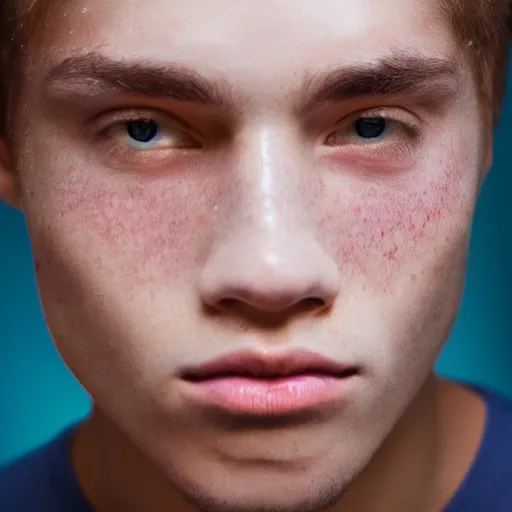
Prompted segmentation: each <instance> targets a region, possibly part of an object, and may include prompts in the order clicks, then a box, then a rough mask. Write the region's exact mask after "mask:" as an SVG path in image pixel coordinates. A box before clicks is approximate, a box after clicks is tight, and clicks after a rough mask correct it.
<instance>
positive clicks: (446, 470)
mask: <svg viewBox="0 0 512 512" xmlns="http://www.w3.org/2000/svg"><path fill="white" fill-rule="evenodd" d="M461 417H462V418H467V417H473V418H475V425H474V426H473V427H471V428H469V429H468V426H467V425H460V420H457V418H461ZM484 418H485V411H484V407H483V405H482V403H481V401H480V400H479V399H477V398H476V397H475V396H474V395H472V394H471V393H469V392H467V391H466V390H463V389H462V388H459V387H457V386H454V385H452V384H449V383H446V382H443V381H439V380H437V379H435V378H434V377H431V378H429V379H428V381H427V382H426V383H425V385H424V387H423V388H422V390H421V392H420V393H419V394H418V395H417V397H416V399H415V400H414V402H413V403H412V404H411V406H410V407H409V409H408V410H407V412H406V413H405V414H404V416H403V417H402V418H401V420H400V421H399V422H398V424H397V426H396V428H395V429H394V430H393V432H392V433H391V434H390V436H389V437H388V438H387V439H386V441H385V442H384V444H383V445H382V447H381V448H380V450H379V451H378V453H377V454H376V455H375V456H374V457H373V459H372V461H371V463H370V464H369V465H368V466H367V467H366V469H365V470H364V471H363V473H361V475H360V476H359V477H358V478H357V479H356V480H355V481H354V482H353V484H352V485H351V486H350V488H349V490H348V491H347V492H346V494H345V495H344V497H343V498H342V500H341V501H340V503H339V504H338V505H336V506H335V507H334V508H332V509H331V512H352V511H354V510H357V511H359V512H374V511H375V510H378V511H379V512H402V511H403V512H410V511H411V510H414V511H416V512H439V511H440V510H442V508H443V507H444V506H445V504H446V502H447V501H448V500H449V498H450V497H451V496H452V494H453V493H454V492H455V491H456V489H457V487H458V486H459V485H460V482H461V481H462V479H463V478H464V476H465V474H466V472H467V470H468V468H469V466H470V465H471V461H472V460H473V457H474V455H475V453H476V451H477V449H478V446H479V443H480V439H481V436H482V431H483V425H484ZM457 421H458V423H457ZM462 427H464V428H462ZM464 432H467V433H466V435H465V436H464V435H462V434H463V433H464ZM461 435H462V437H461ZM72 458H73V464H74V467H75V469H76V473H77V477H78V480H79V483H80V486H81V487H82V489H83V490H84V492H85V494H86V496H87V497H88V499H89V501H90V502H91V503H92V505H93V506H94V508H95V510H97V512H117V511H123V512H139V511H141V510H145V511H151V512H160V511H161V512H164V511H168V510H180V511H182V512H197V511H196V510H195V509H194V508H192V507H191V506H190V505H189V504H188V503H186V502H185V501H184V500H183V499H182V498H181V497H180V496H179V495H178V493H176V491H175V490H174V489H173V488H172V486H171V485H170V484H169V482H168V481H167V480H166V479H165V478H164V476H163V475H162V474H161V473H160V472H159V471H158V469H157V468H156V467H155V466H154V465H153V464H152V463H151V462H150V461H149V460H148V459H146V457H145V456H144V455H143V454H142V453H141V452H140V451H139V450H138V449H137V448H136V447H135V446H134V445H133V444H132V443H131V442H130V440H129V439H128V438H127V437H126V435H125V434H124V433H122V432H121V431H120V430H119V429H118V428H117V427H116V426H115V425H114V424H113V423H112V422H111V421H110V420H109V419H108V418H107V417H106V416H105V415H104V414H103V413H102V412H101V411H100V410H99V409H98V408H97V407H94V408H93V412H92V414H91V416H90V418H89V419H88V420H87V421H86V422H85V423H84V424H83V425H82V426H81V427H80V428H79V429H78V431H77V433H76V436H75V440H74V443H73V452H72Z"/></svg>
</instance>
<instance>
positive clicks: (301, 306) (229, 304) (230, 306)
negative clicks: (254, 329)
mask: <svg viewBox="0 0 512 512" xmlns="http://www.w3.org/2000/svg"><path fill="white" fill-rule="evenodd" d="M326 306H327V303H326V301H324V300H323V299H321V298H319V297H310V298H305V299H302V300H298V301H288V303H282V302H281V301H276V303H275V304H273V307H272V305H271V304H269V301H266V303H265V304H262V303H260V302H259V301H258V300H255V298H253V300H248V299H247V298H246V299H237V298H226V299H222V300H219V301H218V302H217V308H218V309H219V310H223V311H239V312H242V311H245V312H246V313H247V312H249V310H257V311H262V312H266V313H269V312H270V313H277V314H279V315H282V314H283V313H291V310H294V311H295V312H298V311H299V310H300V311H314V310H320V309H322V310H323V309H325V308H326Z"/></svg>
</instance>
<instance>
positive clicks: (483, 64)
mask: <svg viewBox="0 0 512 512" xmlns="http://www.w3.org/2000/svg"><path fill="white" fill-rule="evenodd" d="M438 1H439V2H440V6H441V13H442V15H443V16H444V17H445V18H446V19H447V20H448V21H449V23H450V24H451V26H452V29H453V31H454V33H455V35H456V37H457V39H458V41H459V44H460V45H461V48H462V49H463V52H464V54H466V55H467V57H468V58H469V60H470V62H471V64H472V67H473V70H474V75H475V80H476V83H477V84H479V85H480V87H479V93H480V97H481V100H482V105H483V108H484V112H485V113H486V114H487V115H488V116H489V117H488V118H489V119H490V118H491V117H492V119H493V121H494V123H496V122H497V120H498V118H499V112H500V110H501V104H502V100H503V96H504V94H505V83H506V75H507V68H508V65H507V64H508V43H509V34H510V27H511V26H512V24H511V18H510V16H509V3H510V0H438ZM51 2H55V0H0V137H2V136H8V134H9V127H8V121H9V120H8V117H9V116H8V110H9V105H10V102H11V96H12V95H11V92H12V90H13V84H14V83H16V81H17V80H18V79H19V77H20V76H21V74H22V65H21V64H22V61H23V56H24V54H25V52H26V49H27V46H28V43H29V39H30V38H31V37H33V34H34V32H35V30H36V29H38V28H39V29H41V26H42V20H44V17H45V9H47V8H48V7H49V4H50V3H51ZM469 3H471V5H470V6H469V5H468V4H469Z"/></svg>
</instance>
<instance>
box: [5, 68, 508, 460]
mask: <svg viewBox="0 0 512 512" xmlns="http://www.w3.org/2000/svg"><path fill="white" fill-rule="evenodd" d="M511 78H512V77H511ZM509 83H510V80H509ZM511 93H512V88H511V87H510V86H509V90H508V94H507V98H506V101H505V106H504V113H503V117H502V122H501V124H500V126H499V127H498V130H497V132H496V136H495V140H496V151H495V164H494V167H493V170H492V172H491V174H490V176H489V178H488V180H487V182H486V183H485V185H484V187H483V190H482V193H481V197H480V201H479V204H478V208H477V214H476V218H475V222H474V231H473V237H472V244H471V250H470V258H469V268H468V279H467V285H466V292H465V296H464V300H463V303H462V307H461V311H460V314H459V316H458V320H457V322H456V325H455V327H454V329H453V332H452V335H451V337H450V339H449V341H448V344H447V346H446V348H445V350H444V352H443V354H442V356H441V358H440V360H439V362H438V365H437V369H438V372H439V373H440V374H443V375H446V376H450V377H453V378H457V379H463V380H468V381H472V382H475V383H479V384H484V385H486V386H489V387H492V388H494V389H496V390H498V391H500V392H502V393H503V394H505V395H507V396H509V397H511V398H512V340H511V336H510V332H511V327H512V301H511V293H512V265H511V262H510V259H511V252H512V251H511V250H512V243H511V235H512V210H511V205H512V200H511V192H512V173H511V171H510V167H511V164H512V151H511V145H512V137H511V136H510V133H511V130H512V94H511ZM0 407H1V409H0V465H1V464H2V463H3V462H6V461H8V460H10V459H11V458H13V457H15V456H17V455H19V454H21V453H23V452H26V451H28V450H30V449H32V448H34V447H35V446H37V445H39V444H41V443H43V442H45V441H46V440H48V439H49V438H50V437H52V436H53V435H54V434H56V433H57V432H58V431H59V430H60V429H61V428H63V427H64V426H65V425H67V424H68V423H70V422H73V421H75V420H78V419H79V418H81V417H83V416H84V415H86V414H87V411H88V409H89V407H90V402H89V398H88V396H87V395H86V393H85V392H84V391H83V390H82V389H81V387H80V386H79V385H78V383H77V382H76V381H75V379H74V378H73V377H72V376H71V374H70V373H69V372H68V370H67V368H66V367H65V366H64V364H63V363H62V362H61V360H60V358H59V356H58V354H57V352H56V351H55V349H54V348H53V345H52V342H51V339H50V336H49V334H48V331H47V328H46V325H45V322H44V319H43V316H42V313H41V309H40V306H39V302H38V295H37V290H36V286H35V281H34V272H33V268H32V260H31V253H30V244H29V240H28V237H27V231H26V228H25V224H24V218H23V216H22V215H21V214H20V213H18V212H16V211H14V210H12V209H10V208H9V207H8V206H6V205H5V204H3V203H1V202H0Z"/></svg>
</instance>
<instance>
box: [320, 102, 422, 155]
mask: <svg viewBox="0 0 512 512" xmlns="http://www.w3.org/2000/svg"><path fill="white" fill-rule="evenodd" d="M361 119H383V120H385V121H386V122H388V123H392V129H391V132H390V133H389V134H387V135H385V136H384V137H383V138H378V139H368V140H366V141H365V140H364V139H363V138H357V135H355V124H356V123H357V121H358V120H361ZM337 126H338V129H337V130H331V131H330V132H329V134H328V135H327V137H326V138H325V139H324V145H325V146H327V147H329V148H332V151H333V152H335V153H336V154H339V153H347V152H348V153H352V154H353V155H354V156H355V157H356V158H357V159H363V160H365V161H373V162H376V161H378V162H379V164H381V163H382V162H384V161H394V162H397V161H400V160H402V161H403V159H404V158H406V157H409V156H410V155H411V152H412V149H413V148H414V146H415V145H417V144H418V142H419V141H420V140H421V135H422V134H421V130H420V125H419V121H418V119H417V118H416V117H415V116H414V115H413V114H411V113H409V112H406V111H404V110H403V109H401V108H392V107H386V108H379V109H371V110H365V111H359V112H357V113H355V114H352V115H350V116H348V117H345V118H343V119H342V120H341V121H339V122H338V123H337ZM338 134H341V137H342V139H344V140H342V141H341V143H339V144H329V138H330V137H333V136H335V135H338Z"/></svg>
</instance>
